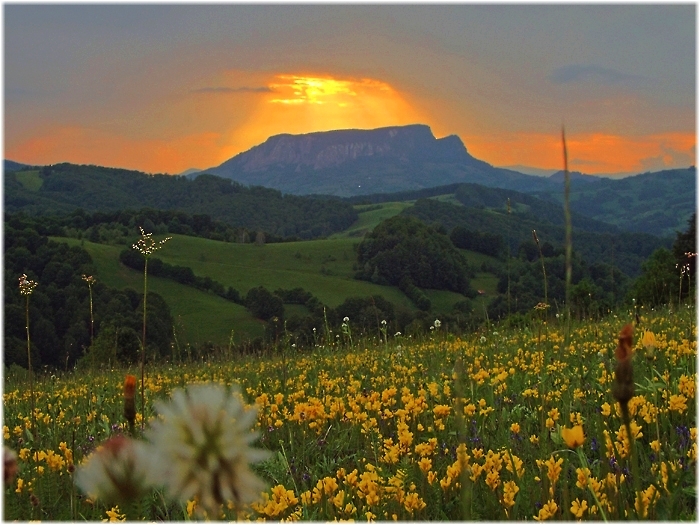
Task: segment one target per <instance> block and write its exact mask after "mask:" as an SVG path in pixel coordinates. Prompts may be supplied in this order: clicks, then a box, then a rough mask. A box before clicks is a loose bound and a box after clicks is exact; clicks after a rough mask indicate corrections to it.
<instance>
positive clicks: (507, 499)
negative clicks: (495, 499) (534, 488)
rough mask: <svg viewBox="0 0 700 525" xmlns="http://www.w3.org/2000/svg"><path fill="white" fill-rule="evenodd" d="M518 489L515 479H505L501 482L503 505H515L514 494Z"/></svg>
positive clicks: (508, 506)
mask: <svg viewBox="0 0 700 525" xmlns="http://www.w3.org/2000/svg"><path fill="white" fill-rule="evenodd" d="M519 491H520V487H518V485H516V484H515V481H506V482H505V483H504V484H503V502H502V503H503V506H505V507H507V508H510V507H512V506H513V505H515V495H516V494H517V493H518V492H519Z"/></svg>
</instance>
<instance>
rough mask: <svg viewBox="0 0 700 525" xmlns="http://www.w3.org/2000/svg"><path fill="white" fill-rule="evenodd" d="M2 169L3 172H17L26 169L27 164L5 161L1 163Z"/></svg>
mask: <svg viewBox="0 0 700 525" xmlns="http://www.w3.org/2000/svg"><path fill="white" fill-rule="evenodd" d="M2 167H3V169H4V170H5V171H18V170H21V169H24V168H28V167H29V165H28V164H22V163H21V162H15V161H14V160H8V159H5V160H4V161H3V166H2Z"/></svg>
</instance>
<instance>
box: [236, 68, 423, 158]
mask: <svg viewBox="0 0 700 525" xmlns="http://www.w3.org/2000/svg"><path fill="white" fill-rule="evenodd" d="M267 87H268V88H269V89H268V91H267V92H265V93H264V94H262V95H261V96H259V97H257V98H256V106H255V107H254V109H253V110H252V111H251V112H250V113H249V116H248V118H247V120H246V121H245V122H244V123H243V124H242V125H241V126H240V127H238V128H237V129H235V130H234V131H232V132H231V137H230V139H231V140H230V142H229V144H230V147H229V148H227V150H228V151H227V152H226V153H225V155H228V156H229V157H230V156H232V155H233V154H235V153H238V152H240V151H244V150H245V149H248V148H250V147H252V146H255V145H257V144H260V143H261V142H264V141H265V140H266V139H267V138H268V137H270V136H272V135H277V134H281V133H290V134H303V133H311V132H314V131H330V130H334V129H373V128H380V127H385V126H401V125H406V124H415V123H423V122H425V121H426V116H425V115H423V114H422V112H421V111H420V110H419V109H418V108H417V106H416V104H415V103H412V102H411V101H410V100H409V96H408V95H407V94H405V93H402V92H401V91H400V90H398V89H396V88H394V87H393V86H391V85H390V84H389V83H387V82H384V81H381V80H376V79H372V78H350V77H335V76H331V75H321V74H278V75H275V76H274V77H272V78H271V79H269V81H268V82H267Z"/></svg>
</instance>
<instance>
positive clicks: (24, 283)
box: [19, 273, 39, 295]
mask: <svg viewBox="0 0 700 525" xmlns="http://www.w3.org/2000/svg"><path fill="white" fill-rule="evenodd" d="M37 284H39V283H37V282H36V281H31V280H29V279H28V278H27V274H26V273H23V274H22V275H20V277H19V293H20V294H22V295H32V292H33V291H34V288H36V286H37Z"/></svg>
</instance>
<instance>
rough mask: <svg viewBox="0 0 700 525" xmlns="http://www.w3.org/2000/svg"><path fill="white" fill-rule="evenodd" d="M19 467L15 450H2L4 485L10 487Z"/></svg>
mask: <svg viewBox="0 0 700 525" xmlns="http://www.w3.org/2000/svg"><path fill="white" fill-rule="evenodd" d="M18 470H19V467H18V466H17V454H16V453H15V451H14V450H12V449H10V448H7V447H3V449H2V475H3V478H2V479H3V483H4V484H5V485H9V484H10V483H12V482H13V481H14V479H15V476H16V475H17V471H18Z"/></svg>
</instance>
